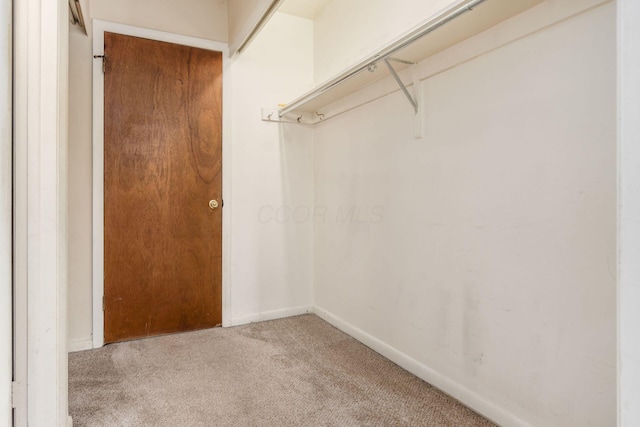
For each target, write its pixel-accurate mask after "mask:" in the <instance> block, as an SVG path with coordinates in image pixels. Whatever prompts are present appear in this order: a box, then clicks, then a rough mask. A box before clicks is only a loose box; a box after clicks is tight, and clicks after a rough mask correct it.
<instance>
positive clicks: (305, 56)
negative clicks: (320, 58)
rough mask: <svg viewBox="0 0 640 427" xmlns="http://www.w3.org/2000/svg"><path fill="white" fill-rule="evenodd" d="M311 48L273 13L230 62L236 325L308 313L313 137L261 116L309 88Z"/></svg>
mask: <svg viewBox="0 0 640 427" xmlns="http://www.w3.org/2000/svg"><path fill="white" fill-rule="evenodd" d="M312 47H313V25H312V22H311V21H310V20H307V19H303V18H297V17H294V16H291V15H285V14H281V13H276V14H275V15H274V16H273V17H272V18H271V20H270V21H269V23H268V24H267V25H266V26H265V27H264V28H263V29H262V31H261V33H260V37H258V38H256V39H255V40H254V41H253V42H252V43H251V44H250V45H249V46H248V47H247V49H246V50H244V51H243V52H242V53H241V54H240V55H236V56H235V57H234V58H233V59H232V64H231V73H230V74H231V79H232V83H231V84H232V95H231V97H232V98H231V102H232V104H233V105H232V130H231V134H232V141H233V152H232V158H233V160H232V162H233V164H232V174H233V176H232V205H231V211H230V212H229V211H227V212H226V213H227V214H231V218H232V231H231V235H232V249H231V252H232V253H231V262H232V265H233V267H232V272H231V274H232V276H231V282H232V284H233V285H232V296H231V302H232V307H233V308H232V322H233V323H234V324H238V323H244V322H247V321H253V320H259V319H264V318H270V317H278V316H280V315H283V314H291V313H299V312H304V311H305V310H307V309H308V308H309V307H310V305H311V281H312V271H313V269H312V266H313V265H312V262H313V257H312V249H313V247H312V245H313V243H312V241H313V240H312V239H313V224H312V222H311V221H310V220H309V219H308V218H306V214H305V212H304V209H305V208H306V207H309V206H312V204H313V191H312V190H313V188H312V186H313V161H312V152H313V147H312V131H311V129H308V128H305V127H301V126H297V125H289V124H285V125H276V124H274V123H267V122H262V121H260V111H261V108H262V107H275V106H276V105H277V104H278V103H281V102H286V101H287V100H288V99H290V98H293V97H295V96H296V95H297V94H299V93H302V92H304V91H306V90H308V89H309V88H310V87H311V84H312V73H313V49H312ZM300 207H302V208H300ZM225 209H227V207H226V205H225ZM296 209H298V210H297V211H296V216H294V215H293V213H294V211H295V210H296Z"/></svg>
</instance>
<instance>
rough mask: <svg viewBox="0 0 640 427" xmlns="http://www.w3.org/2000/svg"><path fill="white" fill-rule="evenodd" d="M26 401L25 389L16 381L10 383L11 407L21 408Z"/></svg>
mask: <svg viewBox="0 0 640 427" xmlns="http://www.w3.org/2000/svg"><path fill="white" fill-rule="evenodd" d="M26 399H27V388H26V387H25V386H24V384H22V383H19V382H17V381H12V382H11V407H12V408H22V407H24V406H25V403H26Z"/></svg>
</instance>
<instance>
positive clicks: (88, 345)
mask: <svg viewBox="0 0 640 427" xmlns="http://www.w3.org/2000/svg"><path fill="white" fill-rule="evenodd" d="M92 348H93V340H92V339H91V338H86V339H83V340H73V341H69V342H68V343H67V352H69V353H74V352H76V351H84V350H91V349H92Z"/></svg>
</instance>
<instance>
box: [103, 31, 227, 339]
mask: <svg viewBox="0 0 640 427" xmlns="http://www.w3.org/2000/svg"><path fill="white" fill-rule="evenodd" d="M105 32H110V33H117V34H123V35H126V36H134V37H142V38H146V39H150V40H155V41H161V42H169V43H175V44H180V45H184V46H191V47H197V48H201V49H207V50H213V51H217V52H222V199H223V200H224V201H225V207H224V209H223V211H222V326H230V325H231V317H230V314H231V311H230V307H231V277H230V272H231V269H230V268H229V266H230V265H231V259H230V254H231V250H230V243H231V239H230V236H231V221H230V218H231V215H230V209H231V201H230V200H226V199H228V197H229V195H230V194H231V138H230V134H229V132H230V129H231V106H230V102H229V99H230V98H229V95H230V93H231V84H230V83H231V82H230V79H229V76H230V73H229V47H228V45H227V44H226V43H221V42H215V41H212V40H206V39H200V38H196V37H190V36H183V35H180V34H173V33H167V32H164V31H157V30H150V29H147V28H140V27H134V26H131V25H125V24H118V23H114V22H108V21H101V20H97V19H94V20H93V55H102V54H103V53H104V33H105ZM92 211H93V213H92V217H93V236H92V249H93V255H92V257H93V269H92V270H93V273H92V274H93V280H92V282H93V297H92V300H93V307H92V318H93V321H92V330H93V333H92V344H93V348H99V347H102V346H103V345H104V311H103V306H102V301H103V296H104V74H103V73H102V61H101V60H100V59H94V61H93V209H92Z"/></svg>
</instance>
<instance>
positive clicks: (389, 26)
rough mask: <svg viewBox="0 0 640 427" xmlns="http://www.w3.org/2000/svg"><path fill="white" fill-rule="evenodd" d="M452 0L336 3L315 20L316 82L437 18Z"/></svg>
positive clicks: (342, 0)
mask: <svg viewBox="0 0 640 427" xmlns="http://www.w3.org/2000/svg"><path fill="white" fill-rule="evenodd" d="M452 3H455V1H452V0H430V1H424V0H402V1H398V0H376V1H370V0H334V1H332V2H330V3H329V4H328V5H326V6H325V7H324V8H323V9H322V10H321V11H320V13H319V14H318V16H317V17H316V18H315V19H314V42H315V45H314V55H315V65H314V82H315V83H316V84H319V83H322V82H323V81H325V80H328V79H329V78H331V77H333V76H334V75H335V74H337V73H338V72H340V71H342V70H344V69H346V68H347V67H349V66H351V65H353V64H354V63H356V62H357V61H358V60H360V59H363V58H366V57H367V56H369V55H370V54H371V53H373V52H374V51H376V50H377V49H379V48H380V46H383V45H385V44H386V43H388V42H390V41H392V40H393V39H395V38H397V37H399V36H401V35H403V34H405V33H407V32H408V31H409V30H411V29H413V28H414V27H416V26H418V25H419V24H421V23H422V22H424V21H426V20H427V19H429V18H430V17H431V16H433V15H436V14H437V13H438V12H439V11H441V10H442V9H444V8H445V7H447V6H448V5H450V4H452Z"/></svg>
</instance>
